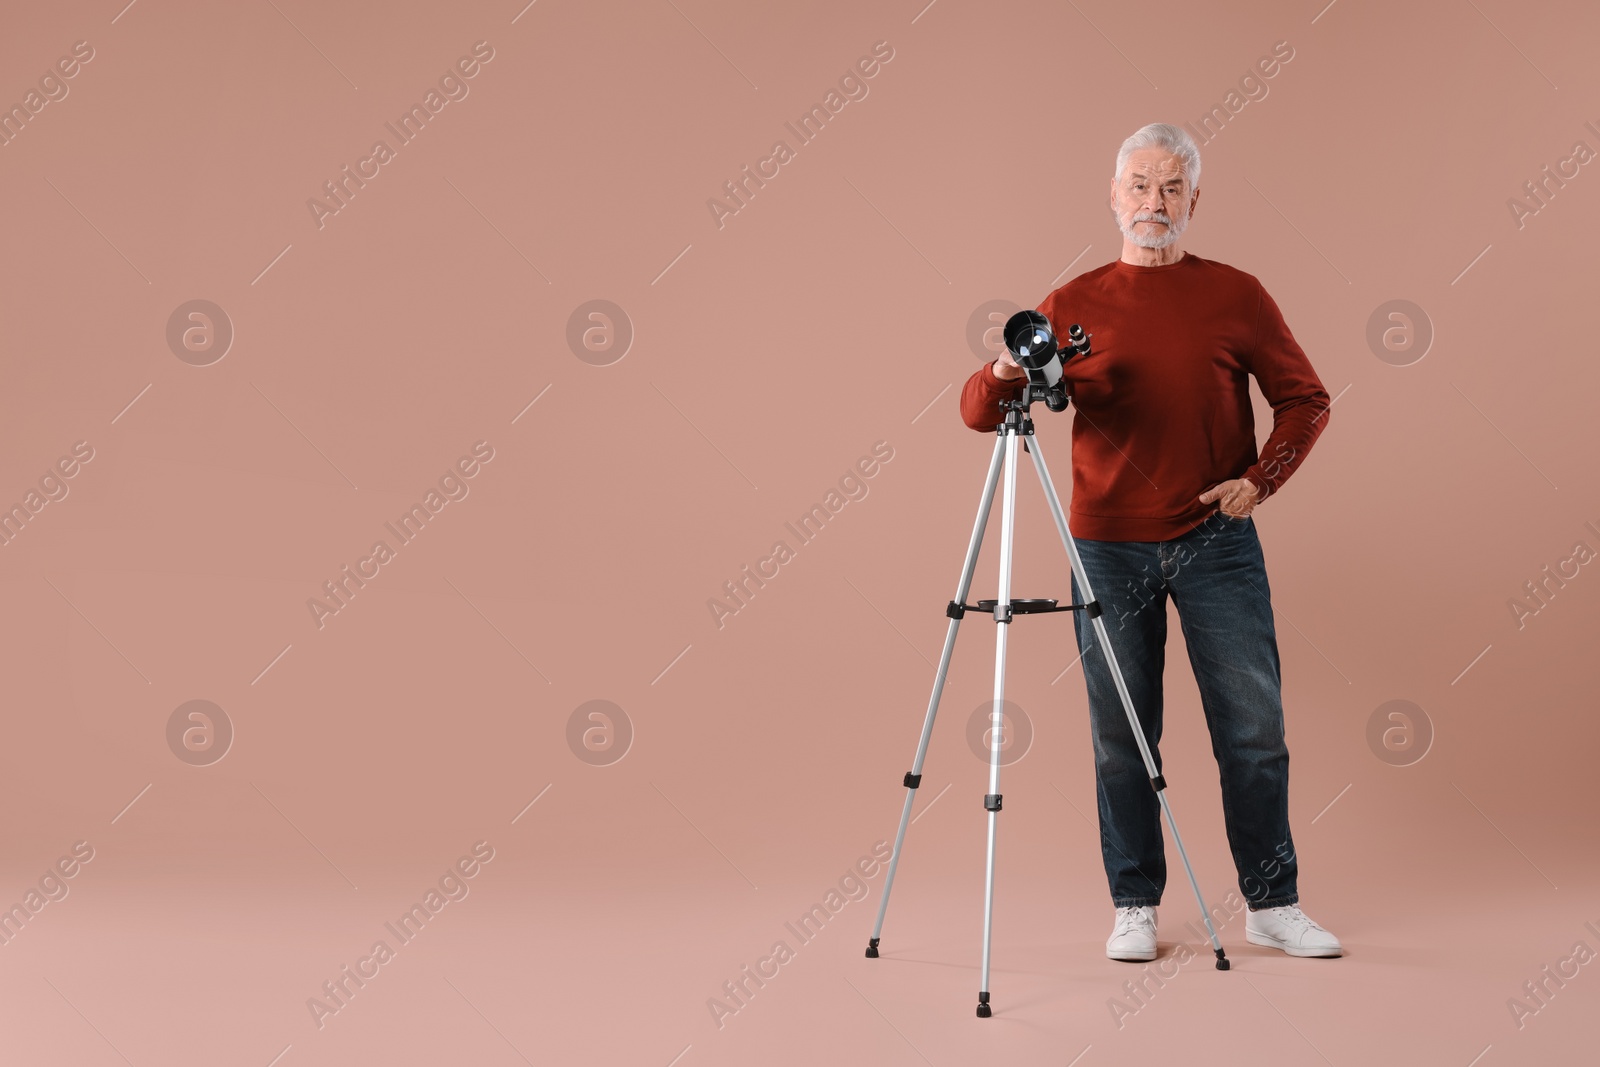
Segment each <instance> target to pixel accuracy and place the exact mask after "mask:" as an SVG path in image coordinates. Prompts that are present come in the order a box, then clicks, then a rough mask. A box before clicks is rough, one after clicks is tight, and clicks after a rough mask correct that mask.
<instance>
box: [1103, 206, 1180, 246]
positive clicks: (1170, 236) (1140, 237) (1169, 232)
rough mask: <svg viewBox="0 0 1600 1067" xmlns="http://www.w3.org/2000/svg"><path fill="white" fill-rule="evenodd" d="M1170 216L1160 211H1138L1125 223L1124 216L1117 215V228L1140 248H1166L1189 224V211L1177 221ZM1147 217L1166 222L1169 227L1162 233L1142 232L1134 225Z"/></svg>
mask: <svg viewBox="0 0 1600 1067" xmlns="http://www.w3.org/2000/svg"><path fill="white" fill-rule="evenodd" d="M1169 218H1170V216H1168V215H1166V214H1164V213H1162V212H1159V211H1137V212H1135V213H1134V216H1133V218H1132V219H1131V220H1129V221H1128V222H1126V223H1124V222H1123V221H1122V216H1121V215H1118V216H1117V228H1118V229H1120V230H1121V231H1122V235H1123V236H1124V237H1126V238H1127V239H1128V240H1130V241H1132V242H1133V243H1134V244H1136V245H1138V246H1139V247H1140V248H1166V247H1167V246H1168V245H1171V244H1173V243H1175V242H1176V241H1177V240H1178V238H1180V237H1182V236H1183V231H1184V229H1185V228H1186V227H1187V226H1188V225H1189V213H1188V212H1187V211H1185V212H1184V214H1183V217H1182V218H1180V219H1178V220H1177V221H1176V222H1172V221H1169ZM1146 219H1154V220H1155V221H1157V222H1166V223H1167V228H1166V229H1165V230H1163V231H1161V232H1160V233H1152V234H1141V233H1138V232H1136V231H1135V230H1134V225H1135V224H1136V223H1139V222H1143V221H1144V220H1146Z"/></svg>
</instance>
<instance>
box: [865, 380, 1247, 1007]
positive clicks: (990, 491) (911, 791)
mask: <svg viewBox="0 0 1600 1067" xmlns="http://www.w3.org/2000/svg"><path fill="white" fill-rule="evenodd" d="M1037 396H1038V388H1037V387H1035V386H1032V385H1029V386H1027V387H1025V388H1024V389H1023V392H1022V397H1021V398H1020V399H1016V400H1010V401H1007V402H1006V403H1005V404H1004V405H1003V406H1004V408H1005V412H1006V414H1005V421H1004V422H1003V423H1001V424H999V425H998V426H996V427H995V431H996V439H995V445H994V457H993V458H992V459H991V460H990V461H989V476H988V478H987V479H986V480H985V482H984V486H983V498H982V499H981V500H980V501H979V503H978V519H977V521H976V522H975V523H974V524H973V527H972V539H971V541H970V542H969V543H968V544H967V558H966V562H965V563H964V564H963V565H962V568H961V581H960V582H959V583H958V584H957V586H956V598H955V599H954V600H952V601H950V604H949V606H948V607H947V608H946V609H945V615H947V616H948V617H949V619H950V626H949V629H948V630H947V632H946V633H945V638H944V652H943V653H942V654H941V655H940V656H939V669H938V672H937V673H936V674H935V675H934V679H933V695H932V697H931V698H930V699H929V701H928V714H927V718H926V719H924V720H923V723H922V736H921V737H920V738H919V739H918V741H917V755H916V759H915V760H914V761H913V762H912V764H911V770H909V771H907V772H906V776H905V780H904V783H903V784H904V785H905V787H906V802H905V808H904V809H903V810H902V811H901V813H900V829H899V831H898V832H896V834H895V838H894V854H893V855H892V856H891V857H890V860H889V872H888V874H887V875H886V876H885V878H884V882H883V899H882V901H881V902H880V903H879V904H878V921H877V922H876V923H875V924H874V925H873V927H872V939H871V941H869V942H868V944H867V956H868V958H870V959H876V958H877V956H878V942H879V940H880V937H881V935H882V933H883V917H884V915H885V914H886V913H887V912H888V910H889V892H890V890H891V889H892V888H893V887H894V875H895V870H896V869H897V868H898V867H899V865H900V850H901V847H902V846H903V845H904V844H905V837H906V827H907V825H908V824H909V823H910V821H911V807H912V805H913V804H914V803H915V801H916V796H917V787H918V786H919V785H921V784H922V762H923V759H924V758H925V757H926V756H927V754H928V739H929V737H930V736H931V735H932V734H933V720H934V717H935V716H936V715H937V714H938V711H939V697H940V695H941V694H942V693H943V691H944V681H945V675H946V674H947V672H948V671H949V669H950V654H951V652H952V651H953V650H954V649H955V644H956V632H957V631H958V630H959V629H960V627H961V619H962V617H963V616H964V615H965V614H966V613H967V612H969V611H982V612H990V611H992V612H993V613H994V621H995V623H996V624H997V625H996V627H995V651H994V710H993V711H992V712H991V713H990V720H989V721H990V737H991V741H990V746H989V792H988V793H987V794H986V795H985V796H984V798H983V806H984V810H986V811H987V812H988V813H989V844H988V851H987V857H986V859H985V863H984V885H983V973H982V976H981V978H980V980H979V983H978V990H979V992H978V1017H979V1018H980V1019H987V1018H989V1017H990V1015H991V1014H992V1013H991V1011H990V1007H989V948H990V931H991V927H992V925H993V918H994V839H995V826H996V816H997V815H998V814H999V813H1000V799H1001V794H1000V749H1001V744H1002V734H1001V725H1002V721H1003V715H1002V710H1001V709H1002V705H1003V702H1004V699H1005V689H1006V634H1007V632H1008V631H1009V629H1010V623H1011V621H1012V619H1013V618H1014V617H1015V616H1018V615H1042V614H1047V613H1050V612H1057V611H1083V612H1086V613H1087V617H1088V618H1089V619H1090V620H1092V621H1093V623H1094V631H1095V637H1096V638H1097V639H1098V640H1099V642H1100V648H1101V649H1102V650H1103V651H1104V652H1105V657H1106V666H1107V667H1108V668H1110V671H1111V678H1112V681H1114V682H1115V683H1116V688H1117V695H1118V696H1119V697H1121V698H1122V709H1123V711H1124V712H1126V713H1127V716H1128V725H1129V726H1130V727H1131V728H1132V729H1133V736H1134V740H1135V741H1137V742H1138V744H1139V755H1140V756H1141V757H1143V759H1144V766H1145V773H1146V774H1148V775H1149V777H1150V787H1151V788H1152V789H1154V790H1155V793H1156V798H1157V799H1158V800H1159V801H1160V803H1161V810H1162V812H1163V813H1165V815H1166V817H1167V825H1168V826H1170V827H1171V828H1172V839H1173V841H1175V842H1176V843H1177V846H1178V855H1179V856H1180V857H1181V858H1182V859H1183V869H1184V871H1185V872H1186V873H1187V874H1188V876H1189V885H1190V886H1191V887H1193V889H1194V896H1195V900H1196V901H1197V902H1198V903H1199V905H1200V915H1201V918H1203V919H1204V920H1205V924H1206V932H1207V934H1209V935H1210V938H1211V948H1212V951H1213V952H1214V953H1215V954H1216V957H1217V970H1219V971H1225V970H1227V969H1228V957H1227V956H1226V955H1225V954H1224V953H1223V951H1222V942H1221V941H1219V940H1218V939H1217V931H1216V928H1215V927H1214V926H1212V924H1211V913H1210V912H1209V911H1207V910H1206V902H1205V898H1204V897H1202V896H1201V895H1200V883H1199V882H1198V881H1196V880H1195V877H1194V868H1193V867H1191V866H1190V865H1189V854H1188V853H1187V852H1185V851H1184V848H1183V838H1182V837H1180V836H1179V835H1178V824H1177V823H1176V822H1175V821H1174V820H1173V818H1172V808H1171V806H1170V805H1169V804H1168V803H1167V794H1166V788H1167V783H1166V779H1165V778H1163V777H1162V775H1160V774H1159V773H1157V771H1156V764H1155V759H1154V758H1153V757H1152V756H1151V755H1150V746H1149V745H1148V743H1147V742H1146V741H1145V736H1144V730H1143V729H1141V728H1140V726H1139V716H1138V713H1137V712H1135V711H1134V709H1133V698H1132V697H1130V696H1129V695H1128V686H1127V683H1126V682H1124V681H1123V678H1122V671H1121V669H1120V668H1119V667H1118V666H1117V657H1116V653H1115V652H1113V651H1112V648H1111V642H1110V640H1109V639H1108V638H1107V636H1106V625H1105V622H1104V621H1103V620H1102V619H1101V614H1102V609H1101V606H1100V602H1099V601H1098V600H1096V599H1095V595H1094V590H1093V589H1092V588H1091V587H1090V585H1089V579H1088V576H1087V575H1085V574H1084V572H1083V560H1082V559H1081V558H1080V557H1079V555H1078V546H1077V545H1076V544H1074V543H1073V540H1072V535H1071V534H1070V533H1068V532H1067V520H1066V516H1065V514H1063V512H1062V510H1061V501H1060V499H1059V498H1058V497H1057V496H1056V491H1055V486H1054V485H1052V484H1051V482H1050V472H1049V470H1048V469H1047V468H1046V467H1045V462H1044V456H1043V454H1042V453H1041V452H1040V451H1039V441H1038V438H1037V437H1036V436H1035V435H1034V429H1033V419H1032V418H1031V417H1030V416H1029V414H1028V406H1029V404H1030V403H1031V402H1032V401H1033V400H1034V399H1036V398H1037ZM1053 399H1054V400H1055V401H1057V402H1059V400H1060V396H1059V395H1057V396H1055V397H1054V398H1053ZM1050 406H1051V408H1052V410H1059V409H1057V408H1056V407H1055V404H1054V403H1052V404H1051V405H1050ZM1063 407H1064V405H1063ZM1022 439H1026V440H1027V441H1030V442H1032V444H1031V446H1030V445H1028V444H1024V446H1023V447H1024V449H1025V450H1026V451H1027V452H1028V454H1029V455H1031V456H1032V457H1033V467H1034V470H1035V471H1036V472H1038V475H1039V484H1040V485H1041V486H1042V487H1043V488H1044V496H1045V501H1046V502H1047V503H1048V504H1049V505H1050V515H1051V517H1052V518H1054V519H1055V523H1056V529H1057V530H1058V531H1060V533H1061V544H1062V545H1063V546H1064V547H1065V548H1066V550H1067V558H1068V560H1069V561H1070V562H1071V564H1072V573H1073V575H1074V576H1075V577H1076V578H1077V581H1078V588H1079V589H1080V590H1082V592H1083V597H1084V600H1085V603H1082V604H1068V605H1064V606H1058V605H1057V602H1056V601H1054V600H1013V599H1012V598H1011V544H1012V535H1013V533H1014V532H1015V519H1016V490H1017V445H1018V442H1019V441H1020V440H1022ZM1002 459H1004V462H1005V478H1006V487H1005V497H1004V500H1003V503H1002V505H1001V512H1000V590H999V599H997V600H980V601H978V603H977V605H976V606H975V607H974V606H973V605H970V604H968V603H967V602H966V599H967V592H968V590H969V589H970V588H971V585H972V572H973V569H974V568H975V567H976V566H977V563H978V549H979V547H981V546H982V544H983V531H984V528H985V527H987V526H988V524H989V510H990V507H991V506H992V505H993V504H994V491H995V484H996V482H997V481H998V480H999V477H1000V469H1001V460H1002Z"/></svg>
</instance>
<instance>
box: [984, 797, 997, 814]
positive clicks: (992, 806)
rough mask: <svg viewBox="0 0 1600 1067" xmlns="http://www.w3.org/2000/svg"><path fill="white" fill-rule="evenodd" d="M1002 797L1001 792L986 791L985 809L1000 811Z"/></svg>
mask: <svg viewBox="0 0 1600 1067" xmlns="http://www.w3.org/2000/svg"><path fill="white" fill-rule="evenodd" d="M1000 797H1001V794H999V793H985V794H984V795H983V810H985V811H999V810H1000Z"/></svg>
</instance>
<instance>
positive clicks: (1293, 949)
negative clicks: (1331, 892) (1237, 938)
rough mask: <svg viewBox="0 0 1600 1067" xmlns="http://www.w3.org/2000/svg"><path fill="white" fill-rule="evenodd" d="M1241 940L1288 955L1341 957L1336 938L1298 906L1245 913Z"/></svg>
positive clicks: (1341, 950)
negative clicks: (1280, 950)
mask: <svg viewBox="0 0 1600 1067" xmlns="http://www.w3.org/2000/svg"><path fill="white" fill-rule="evenodd" d="M1244 937H1245V940H1246V941H1249V942H1250V943H1251V944H1252V945H1265V946H1266V947H1267V948H1277V949H1282V950H1283V951H1285V952H1287V953H1288V954H1289V955H1291V956H1342V955H1344V948H1343V946H1341V945H1340V944H1339V939H1338V938H1337V937H1334V936H1333V935H1332V934H1330V933H1329V932H1328V931H1326V930H1324V929H1323V928H1322V927H1320V926H1318V925H1317V924H1316V923H1315V922H1313V921H1312V919H1311V917H1310V916H1309V915H1307V914H1306V913H1305V912H1303V911H1301V910H1300V906H1299V905H1298V904H1286V905H1284V906H1282V907H1278V908H1262V909H1261V910H1260V911H1251V912H1247V913H1246V914H1245V918H1244Z"/></svg>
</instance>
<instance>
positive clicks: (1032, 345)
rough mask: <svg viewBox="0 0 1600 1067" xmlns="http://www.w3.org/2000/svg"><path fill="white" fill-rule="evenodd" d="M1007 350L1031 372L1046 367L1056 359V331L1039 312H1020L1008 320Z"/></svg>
mask: <svg viewBox="0 0 1600 1067" xmlns="http://www.w3.org/2000/svg"><path fill="white" fill-rule="evenodd" d="M1004 336H1005V342H1006V348H1007V349H1008V350H1009V351H1010V352H1011V355H1012V356H1013V357H1015V358H1016V361H1017V362H1018V363H1020V364H1021V365H1022V366H1024V367H1027V368H1029V369H1030V370H1037V369H1039V368H1041V367H1044V366H1046V365H1047V364H1049V363H1050V361H1051V360H1053V359H1055V358H1056V352H1057V346H1056V335H1055V331H1054V330H1052V329H1051V328H1050V320H1049V319H1047V318H1045V317H1044V316H1043V315H1041V314H1039V312H1037V311H1019V312H1017V313H1016V314H1015V315H1013V316H1011V318H1009V319H1007V320H1006V327H1005V331H1004Z"/></svg>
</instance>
